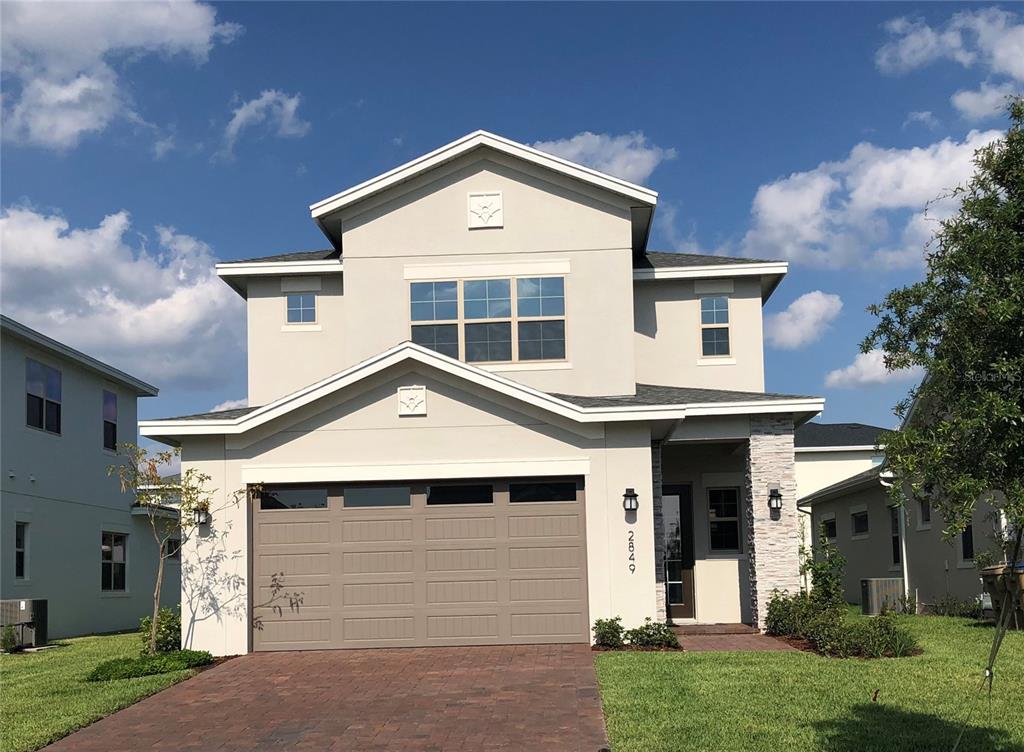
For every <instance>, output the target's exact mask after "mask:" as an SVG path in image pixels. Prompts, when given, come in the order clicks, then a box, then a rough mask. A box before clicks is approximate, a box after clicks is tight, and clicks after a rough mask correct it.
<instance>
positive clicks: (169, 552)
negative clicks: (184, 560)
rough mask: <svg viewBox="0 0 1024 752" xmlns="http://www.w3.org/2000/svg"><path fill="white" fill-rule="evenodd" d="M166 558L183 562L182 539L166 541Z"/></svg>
mask: <svg viewBox="0 0 1024 752" xmlns="http://www.w3.org/2000/svg"><path fill="white" fill-rule="evenodd" d="M164 558H166V559H171V560H172V561H181V539H180V538H168V539H167V540H165V541H164Z"/></svg>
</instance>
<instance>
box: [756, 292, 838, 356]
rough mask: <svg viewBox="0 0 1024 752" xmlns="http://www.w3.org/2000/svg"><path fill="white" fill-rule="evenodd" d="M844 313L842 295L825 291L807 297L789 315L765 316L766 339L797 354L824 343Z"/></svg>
mask: <svg viewBox="0 0 1024 752" xmlns="http://www.w3.org/2000/svg"><path fill="white" fill-rule="evenodd" d="M842 310H843V301H842V298H840V297H839V296H838V295H833V294H831V293H825V292H822V291H821V290H815V291H814V292H809V293H805V294H804V295H801V296H800V297H799V298H797V299H796V300H794V301H793V302H792V303H790V304H789V306H788V307H787V308H786V310H785V311H780V312H779V313H773V314H770V315H768V316H765V319H764V335H765V339H767V340H768V342H769V343H770V344H771V345H772V346H774V347H777V348H779V349H780V350H795V349H797V348H799V347H803V346H804V345H809V344H810V343H812V342H816V341H817V340H819V339H821V338H822V337H823V336H824V335H825V332H827V331H828V328H829V326H830V325H831V323H832V322H833V321H835V320H836V318H838V316H839V312H840V311H842Z"/></svg>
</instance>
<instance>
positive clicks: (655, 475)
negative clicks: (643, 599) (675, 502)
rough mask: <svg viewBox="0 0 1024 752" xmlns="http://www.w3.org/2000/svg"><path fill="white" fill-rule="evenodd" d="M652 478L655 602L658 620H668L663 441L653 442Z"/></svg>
mask: <svg viewBox="0 0 1024 752" xmlns="http://www.w3.org/2000/svg"><path fill="white" fill-rule="evenodd" d="M651 480H652V485H651V487H652V488H653V498H652V499H651V507H652V512H653V513H652V515H651V516H652V517H653V518H654V602H655V608H656V609H657V614H658V621H662V622H664V621H667V620H668V611H667V609H666V606H665V566H664V563H663V562H664V560H665V536H664V530H663V528H664V525H665V523H664V520H663V518H662V514H661V441H660V440H655V441H652V442H651Z"/></svg>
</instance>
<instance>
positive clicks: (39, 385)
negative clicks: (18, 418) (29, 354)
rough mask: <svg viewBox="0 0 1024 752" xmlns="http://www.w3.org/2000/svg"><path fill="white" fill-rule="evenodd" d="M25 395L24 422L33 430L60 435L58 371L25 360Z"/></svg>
mask: <svg viewBox="0 0 1024 752" xmlns="http://www.w3.org/2000/svg"><path fill="white" fill-rule="evenodd" d="M25 393H26V417H25V422H26V423H27V424H28V425H30V426H32V427H33V428H40V429H42V430H44V431H49V432H50V433H60V409H61V377H60V371H58V370H57V369H56V368H50V366H47V365H43V364H42V363H40V362H38V361H35V360H32V359H31V358H26V359H25Z"/></svg>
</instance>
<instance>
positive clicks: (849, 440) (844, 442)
mask: <svg viewBox="0 0 1024 752" xmlns="http://www.w3.org/2000/svg"><path fill="white" fill-rule="evenodd" d="M886 430H888V429H886V428H881V427H879V426H869V425H866V424H864V423H815V422H809V423H804V424H803V425H802V426H800V428H798V429H797V432H796V438H795V441H794V443H795V445H796V448H797V449H806V450H816V449H817V450H820V449H824V448H834V449H846V450H851V449H874V448H875V447H876V446H877V445H878V437H879V436H881V434H882V433H883V432H884V431H886Z"/></svg>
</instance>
